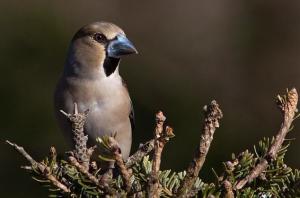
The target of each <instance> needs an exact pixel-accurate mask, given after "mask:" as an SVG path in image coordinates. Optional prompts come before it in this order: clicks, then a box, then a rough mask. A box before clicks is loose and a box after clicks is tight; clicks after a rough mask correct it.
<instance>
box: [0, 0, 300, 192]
mask: <svg viewBox="0 0 300 198" xmlns="http://www.w3.org/2000/svg"><path fill="white" fill-rule="evenodd" d="M299 9H300V2H299V1H289V3H287V2H284V1H279V0H278V1H274V0H272V1H271V0H270V1H263V2H262V1H260V0H256V1H237V0H236V1H234V0H232V1H229V0H225V1H224V0H206V1H199V0H191V1H180V0H165V1H161V0H155V1H154V0H152V1H143V2H142V1H140V0H127V1H124V0H105V1H103V0H90V1H80V0H72V1H62V0H52V1H47V2H45V1H38V0H30V1H29V0H28V1H17V0H9V1H5V2H4V1H1V2H0V24H1V26H0V35H1V36H0V60H1V82H0V88H1V103H0V104H1V107H0V109H1V114H0V120H1V121H0V134H1V135H0V140H1V143H0V156H1V158H0V159H1V168H0V190H1V191H0V194H1V197H46V190H45V189H42V188H41V187H39V184H38V183H37V182H34V181H33V180H31V179H30V177H29V175H28V174H27V173H25V172H24V171H23V170H21V169H20V168H19V167H20V165H24V164H27V162H26V161H25V160H24V159H23V158H22V157H21V156H19V155H18V154H17V153H16V152H15V151H14V150H13V149H12V148H10V147H9V146H8V145H6V144H5V143H4V140H5V139H10V140H11V141H15V142H17V143H18V144H20V145H23V146H24V147H25V148H26V149H27V150H28V152H30V153H31V154H32V156H33V157H34V158H36V159H41V158H42V157H43V156H45V155H46V154H47V153H48V149H49V147H50V146H51V145H54V146H55V147H56V148H57V150H58V152H60V153H62V152H64V151H65V148H66V145H65V142H64V139H63V136H62V135H61V133H60V132H59V130H58V127H57V124H56V122H55V120H54V115H53V106H52V93H53V91H54V88H55V84H56V81H57V79H58V77H59V75H60V72H61V71H62V68H63V64H64V60H65V55H66V51H67V48H68V44H69V41H70V39H71V37H72V36H73V34H74V33H75V32H76V31H77V30H78V29H79V28H80V27H81V26H83V25H85V24H87V23H90V22H93V21H100V20H105V21H110V22H114V23H116V24H117V25H119V26H120V27H122V28H123V29H124V30H125V32H126V33H127V35H128V37H129V38H130V40H131V41H132V42H133V43H134V44H135V46H136V47H137V49H138V50H139V55H136V56H130V57H126V58H124V59H123V61H122V63H121V68H120V70H121V75H122V76H123V78H124V79H125V81H126V82H127V84H128V87H129V90H130V94H131V98H132V100H133V103H134V107H135V112H136V122H137V129H136V131H135V132H134V146H133V147H134V148H136V147H137V145H138V144H139V143H140V142H144V141H146V140H148V139H150V138H151V137H152V130H153V122H154V113H155V112H156V111H157V110H158V109H162V110H163V111H164V112H165V114H166V115H167V118H168V122H169V124H170V125H172V126H173V127H174V129H175V133H176V138H174V139H172V141H171V142H170V143H168V145H167V146H166V148H165V150H164V153H163V162H162V167H163V168H172V169H174V170H182V169H184V168H185V167H186V166H187V164H188V163H189V161H190V159H191V157H192V155H193V151H194V148H195V146H196V145H197V143H198V142H199V136H200V135H199V134H200V129H201V126H202V118H203V117H202V114H201V112H202V107H203V105H205V104H207V103H208V102H209V101H210V100H212V99H216V100H217V101H218V102H219V103H220V105H221V107H222V109H223V112H224V119H223V120H222V121H221V128H220V129H219V130H217V132H216V134H215V138H214V141H213V143H212V147H211V149H210V152H209V155H208V158H207V161H206V163H205V167H204V169H203V170H202V172H201V176H202V177H203V178H204V179H205V180H206V181H209V180H210V179H211V178H212V172H211V167H214V168H215V169H216V170H220V168H221V167H222V165H221V162H222V161H224V160H226V159H229V158H230V154H231V153H232V152H240V151H243V150H245V149H246V148H249V149H252V145H253V144H255V143H257V142H258V140H259V139H261V138H262V137H264V136H272V135H274V134H275V133H276V132H277V129H278V128H279V126H280V121H281V120H280V113H279V111H278V110H277V108H276V106H275V104H274V98H275V96H276V95H277V94H278V93H284V92H285V90H286V88H291V87H292V86H295V87H296V88H299V87H300V78H299V74H300V69H299V65H300V57H299V50H300V22H299V17H300V12H299ZM297 124H298V125H297ZM289 138H296V140H294V141H293V142H292V146H291V147H290V149H289V152H288V154H287V156H286V162H287V164H289V165H290V166H292V167H295V168H299V165H300V159H299V153H298V151H299V144H300V126H299V121H296V127H295V130H293V131H292V133H291V134H289Z"/></svg>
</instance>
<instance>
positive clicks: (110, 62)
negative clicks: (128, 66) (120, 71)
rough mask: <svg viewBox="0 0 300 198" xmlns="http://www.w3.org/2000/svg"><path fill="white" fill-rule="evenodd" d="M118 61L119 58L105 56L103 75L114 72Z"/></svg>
mask: <svg viewBox="0 0 300 198" xmlns="http://www.w3.org/2000/svg"><path fill="white" fill-rule="evenodd" d="M119 62H120V59H119V58H113V57H106V58H105V60H104V64H103V67H104V72H105V75H106V76H107V77H108V76H110V75H111V74H112V73H114V72H115V70H116V69H117V67H118V65H119Z"/></svg>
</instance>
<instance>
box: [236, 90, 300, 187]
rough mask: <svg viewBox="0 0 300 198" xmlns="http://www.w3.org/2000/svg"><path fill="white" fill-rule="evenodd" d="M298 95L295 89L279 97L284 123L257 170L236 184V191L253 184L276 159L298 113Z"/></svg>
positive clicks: (278, 103)
mask: <svg viewBox="0 0 300 198" xmlns="http://www.w3.org/2000/svg"><path fill="white" fill-rule="evenodd" d="M297 103H298V93H297V90H296V89H295V88H293V89H291V90H290V91H288V92H287V95H286V96H283V97H281V96H279V95H278V96H277V105H278V107H279V109H280V110H281V112H282V114H283V122H282V124H281V127H280V129H279V131H278V133H277V135H276V137H275V140H274V142H273V144H272V145H271V147H270V149H269V151H268V153H267V154H266V156H265V157H264V158H263V159H262V160H261V161H260V162H259V163H258V164H257V165H256V166H255V168H254V169H253V170H252V171H251V172H250V173H249V175H247V176H246V177H245V178H244V179H242V180H240V181H238V182H237V184H236V187H235V188H236V189H238V190H239V189H242V188H243V187H244V186H245V185H246V184H247V183H251V182H252V181H253V180H254V179H255V178H257V177H258V176H259V175H260V174H261V173H262V172H263V171H265V170H266V169H267V167H268V164H269V163H270V162H272V161H273V160H275V159H276V156H277V153H278V151H279V150H280V148H281V146H282V143H283V141H284V139H285V136H286V134H287V133H288V132H289V130H290V127H291V124H292V122H293V120H294V117H295V112H296V111H297Z"/></svg>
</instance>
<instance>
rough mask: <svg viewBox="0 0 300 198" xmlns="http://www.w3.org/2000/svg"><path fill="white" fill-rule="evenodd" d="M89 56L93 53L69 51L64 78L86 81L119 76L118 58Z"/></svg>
mask: <svg viewBox="0 0 300 198" xmlns="http://www.w3.org/2000/svg"><path fill="white" fill-rule="evenodd" d="M91 54H93V53H91V52H88V51H84V52H80V53H78V52H77V51H73V50H72V49H71V50H70V51H69V54H68V59H67V60H66V64H65V68H64V76H69V77H78V78H88V79H94V78H109V77H112V76H119V67H118V66H119V63H120V59H119V58H112V57H105V55H104V54H102V55H101V54H100V55H99V54H97V55H98V57H91Z"/></svg>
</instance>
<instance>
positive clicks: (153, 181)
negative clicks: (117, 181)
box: [148, 111, 174, 198]
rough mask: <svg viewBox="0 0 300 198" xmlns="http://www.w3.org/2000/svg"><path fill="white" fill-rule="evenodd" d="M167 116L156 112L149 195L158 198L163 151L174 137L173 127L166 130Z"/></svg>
mask: <svg viewBox="0 0 300 198" xmlns="http://www.w3.org/2000/svg"><path fill="white" fill-rule="evenodd" d="M165 120H166V117H165V116H164V114H163V112H162V111H159V112H158V113H157V114H156V127H155V130H154V153H153V161H152V170H151V175H150V179H149V186H148V197H151V198H152V197H153V198H158V197H159V194H160V190H159V179H158V174H159V170H160V163H161V153H162V151H163V148H164V146H165V144H166V143H167V142H168V141H169V137H173V136H174V134H173V129H172V128H171V127H166V130H165V133H163V132H164V122H165Z"/></svg>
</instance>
